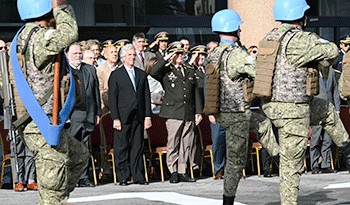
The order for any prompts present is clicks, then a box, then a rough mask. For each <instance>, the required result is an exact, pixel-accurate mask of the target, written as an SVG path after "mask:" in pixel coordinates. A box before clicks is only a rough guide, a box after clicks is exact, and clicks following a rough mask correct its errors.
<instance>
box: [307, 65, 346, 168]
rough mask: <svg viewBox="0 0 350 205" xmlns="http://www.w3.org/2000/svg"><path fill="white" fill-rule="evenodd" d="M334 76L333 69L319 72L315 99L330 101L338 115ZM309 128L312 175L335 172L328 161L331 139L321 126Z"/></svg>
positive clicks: (337, 93) (336, 88)
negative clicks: (318, 89) (317, 92)
mask: <svg viewBox="0 0 350 205" xmlns="http://www.w3.org/2000/svg"><path fill="white" fill-rule="evenodd" d="M335 76H336V73H335V72H334V69H333V68H329V70H327V69H322V70H321V71H320V79H319V88H320V92H319V94H318V95H316V96H315V97H316V98H321V99H324V100H327V101H330V102H331V103H332V104H333V105H334V107H335V110H336V111H337V113H340V94H339V90H338V83H337V80H336V77H335ZM311 128H312V136H311V140H310V166H311V168H312V174H319V173H321V172H322V173H334V172H336V171H335V170H333V169H332V168H331V160H330V153H331V151H332V150H331V148H332V144H333V141H332V139H331V138H330V137H329V136H328V134H327V133H326V132H325V130H324V129H323V127H322V125H315V126H311ZM320 159H322V160H320ZM320 168H321V169H320Z"/></svg>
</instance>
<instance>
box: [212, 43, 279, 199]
mask: <svg viewBox="0 0 350 205" xmlns="http://www.w3.org/2000/svg"><path fill="white" fill-rule="evenodd" d="M225 48H227V52H225V53H224V55H223V58H222V63H221V64H222V65H223V66H222V68H221V69H220V70H221V71H220V75H221V89H220V90H221V95H220V113H219V114H218V115H216V116H215V117H216V118H217V120H218V122H219V123H220V125H221V126H222V127H223V128H225V129H226V157H227V160H226V166H225V178H224V195H225V196H228V197H234V196H235V195H236V191H237V186H238V183H239V180H240V179H241V176H242V171H243V168H244V167H245V164H246V159H247V152H248V141H249V131H252V132H257V133H258V134H259V136H261V137H259V139H260V141H261V142H262V144H263V145H264V146H266V148H267V149H268V150H269V152H270V154H271V155H273V156H275V155H277V154H278V144H277V143H276V139H275V136H274V134H273V131H272V125H271V122H270V120H269V119H267V118H266V117H265V116H263V115H260V114H258V113H253V112H251V111H250V109H249V103H246V102H244V101H243V90H242V80H243V79H242V77H241V76H242V75H249V76H251V77H255V60H254V59H253V58H252V57H251V56H250V55H249V54H248V53H247V52H246V51H244V50H243V49H241V48H240V47H236V46H231V45H230V44H228V43H221V44H220V46H219V47H217V48H215V49H214V50H213V52H212V53H211V54H210V56H209V61H215V60H217V59H218V56H219V54H218V53H221V52H222V51H223V50H224V49H225ZM223 67H225V68H226V73H227V76H226V77H225V76H224V75H223V74H224V72H223ZM228 78H229V79H228ZM224 84H225V85H224ZM227 85H228V86H232V87H231V88H229V87H227V88H228V89H226V88H223V87H224V86H227Z"/></svg>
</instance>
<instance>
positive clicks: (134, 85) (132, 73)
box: [129, 69, 136, 91]
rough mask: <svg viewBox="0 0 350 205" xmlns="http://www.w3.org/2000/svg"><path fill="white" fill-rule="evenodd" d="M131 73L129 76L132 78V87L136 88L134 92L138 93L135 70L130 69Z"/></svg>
mask: <svg viewBox="0 0 350 205" xmlns="http://www.w3.org/2000/svg"><path fill="white" fill-rule="evenodd" d="M129 72H130V75H129V76H130V80H131V83H132V86H133V87H134V90H135V91H136V82H135V74H134V70H133V69H130V70H129Z"/></svg>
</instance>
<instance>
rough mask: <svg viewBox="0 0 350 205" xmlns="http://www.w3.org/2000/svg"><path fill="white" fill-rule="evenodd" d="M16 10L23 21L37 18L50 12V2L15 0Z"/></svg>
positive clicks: (43, 0)
mask: <svg viewBox="0 0 350 205" xmlns="http://www.w3.org/2000/svg"><path fill="white" fill-rule="evenodd" d="M17 9H18V13H19V15H20V17H21V19H22V20H23V21H25V20H28V19H34V18H38V17H41V16H44V15H45V14H47V13H49V12H50V11H51V10H52V0H17Z"/></svg>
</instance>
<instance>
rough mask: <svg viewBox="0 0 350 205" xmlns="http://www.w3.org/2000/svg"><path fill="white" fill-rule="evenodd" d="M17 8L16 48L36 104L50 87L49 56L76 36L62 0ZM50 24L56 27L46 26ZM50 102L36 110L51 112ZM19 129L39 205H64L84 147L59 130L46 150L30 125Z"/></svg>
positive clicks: (83, 161) (83, 160)
mask: <svg viewBox="0 0 350 205" xmlns="http://www.w3.org/2000/svg"><path fill="white" fill-rule="evenodd" d="M17 6H18V11H19V14H20V16H21V19H22V20H24V21H26V24H25V27H24V29H23V30H22V31H21V33H20V34H19V37H18V39H17V45H18V48H19V51H21V50H23V49H25V46H24V45H25V44H26V43H28V47H27V48H26V49H25V53H24V58H25V59H24V61H25V67H26V72H25V76H26V77H27V81H28V84H29V85H30V87H31V89H32V91H33V93H34V95H35V97H36V98H37V99H39V100H40V99H41V98H43V96H45V94H46V93H47V92H50V89H52V87H53V70H54V66H53V60H54V58H55V55H56V54H59V53H60V52H61V51H62V50H63V49H64V48H65V47H67V46H68V45H69V44H71V43H72V42H74V41H76V40H77V38H78V27H77V23H76V19H75V14H74V11H73V8H72V7H71V6H70V5H67V1H65V0H52V1H51V0H18V2H17ZM54 23H56V28H57V29H54V28H52V27H51V26H54ZM31 31H34V32H33V33H31ZM30 33H31V34H30ZM13 57H14V56H11V58H13ZM51 92H52V91H51ZM15 93H16V91H15ZM17 99H18V98H17ZM52 99H53V97H52V95H51V97H50V98H49V99H48V100H47V101H46V103H45V104H43V106H42V108H43V110H44V111H45V113H46V114H47V115H48V116H50V115H51V113H52V101H53V100H52ZM19 103H20V102H19V101H17V102H16V106H17V105H19ZM21 129H22V130H23V134H24V141H25V143H26V144H27V146H28V147H29V149H30V150H31V151H32V152H33V154H34V158H35V162H36V167H37V179H38V191H39V204H66V203H67V200H68V197H69V193H70V192H71V191H73V189H74V187H75V185H76V183H77V180H78V179H79V177H80V176H81V174H82V171H83V169H84V168H85V167H86V165H87V162H88V161H87V160H88V151H87V149H86V148H85V147H84V146H83V145H82V144H81V143H80V142H79V141H77V140H76V139H74V138H72V137H68V135H67V134H66V132H65V131H64V130H63V131H62V132H61V138H60V142H59V144H58V146H55V147H51V146H49V145H48V144H47V142H46V140H45V138H44V137H43V135H42V134H41V132H40V131H39V129H38V127H37V125H36V124H35V123H34V122H33V121H29V122H27V123H25V124H23V125H22V126H21Z"/></svg>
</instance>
